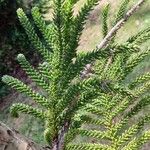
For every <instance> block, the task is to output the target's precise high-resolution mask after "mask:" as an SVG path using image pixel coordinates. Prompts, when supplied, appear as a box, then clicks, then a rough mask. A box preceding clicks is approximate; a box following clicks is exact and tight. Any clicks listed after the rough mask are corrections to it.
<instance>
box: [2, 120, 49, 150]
mask: <svg viewBox="0 0 150 150" xmlns="http://www.w3.org/2000/svg"><path fill="white" fill-rule="evenodd" d="M0 150H50V148H48V147H41V146H40V145H38V144H36V143H35V142H33V141H32V140H30V139H28V138H26V137H24V136H23V135H21V134H19V132H18V131H16V130H14V129H10V128H9V127H7V126H6V125H5V124H3V123H2V122H0Z"/></svg>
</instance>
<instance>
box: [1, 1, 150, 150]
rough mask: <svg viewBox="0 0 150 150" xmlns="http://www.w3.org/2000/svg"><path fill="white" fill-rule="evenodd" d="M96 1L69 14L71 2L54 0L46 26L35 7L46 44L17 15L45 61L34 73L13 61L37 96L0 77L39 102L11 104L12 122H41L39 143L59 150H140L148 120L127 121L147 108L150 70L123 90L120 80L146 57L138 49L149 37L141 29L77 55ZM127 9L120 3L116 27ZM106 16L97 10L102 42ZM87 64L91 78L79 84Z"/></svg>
mask: <svg viewBox="0 0 150 150" xmlns="http://www.w3.org/2000/svg"><path fill="white" fill-rule="evenodd" d="M97 2H98V1H97V0H88V1H87V3H86V4H85V5H84V6H83V7H82V8H81V10H80V11H79V13H78V15H77V16H74V15H73V6H74V4H75V3H76V1H68V0H66V1H61V0H54V1H53V5H54V7H53V9H54V11H53V12H54V17H53V21H52V23H51V26H50V28H48V27H47V26H46V23H45V22H44V20H43V19H42V16H41V14H40V13H39V9H38V8H33V9H32V16H33V19H34V22H35V24H34V25H35V27H38V28H39V31H41V34H42V36H43V39H44V40H45V41H44V42H43V41H42V40H41V37H39V36H38V34H37V33H36V31H35V30H34V25H33V24H32V23H31V22H30V21H29V19H28V17H27V16H26V15H25V13H24V12H23V10H22V9H18V11H17V14H18V17H19V20H20V22H21V24H22V26H23V27H24V29H25V31H26V33H27V35H28V37H29V39H30V40H31V42H32V44H33V46H34V47H35V48H36V49H37V50H38V52H39V53H40V54H41V55H42V56H43V63H41V64H39V66H38V67H37V69H35V68H33V67H32V66H31V65H30V63H29V62H28V61H27V60H26V58H25V56H24V55H22V54H19V55H18V57H17V59H18V61H19V63H20V65H21V67H22V68H23V69H24V70H25V71H26V73H27V74H28V75H29V77H30V78H31V79H32V80H33V82H35V83H36V84H37V85H38V86H40V88H42V89H43V90H44V91H45V92H44V94H43V95H42V94H40V93H38V92H37V91H34V90H33V89H32V88H31V87H29V86H28V85H26V84H24V83H23V82H21V81H19V80H18V79H16V78H14V77H11V76H8V75H5V76H3V78H2V80H3V81H4V82H5V83H6V84H8V85H10V86H11V87H13V88H15V89H16V90H18V91H19V92H21V93H24V94H26V95H28V96H29V97H31V98H32V99H33V100H34V101H35V102H36V103H37V104H38V108H33V107H32V106H29V105H25V104H18V103H17V104H13V106H12V107H11V113H12V114H13V115H14V116H16V117H17V116H18V114H19V112H23V113H26V114H32V115H33V116H34V117H37V118H41V120H42V121H43V122H44V123H45V131H44V136H45V139H46V140H47V142H48V143H49V145H50V146H51V148H56V149H57V150H63V149H64V150H75V149H77V150H93V149H97V150H101V149H102V150H103V149H104V150H105V149H106V150H122V149H124V150H129V149H135V150H138V149H139V148H141V146H143V144H144V143H146V142H147V141H149V140H150V130H147V131H143V128H144V127H145V125H146V124H147V123H149V121H150V114H149V113H148V114H143V116H140V117H138V118H137V120H136V121H135V122H134V123H130V122H131V120H132V119H134V118H135V117H137V116H136V115H137V114H138V113H139V112H140V111H142V110H143V109H145V107H146V106H148V105H149V104H150V103H149V102H150V101H149V93H148V90H149V87H150V81H149V79H150V78H149V72H147V73H146V74H144V75H142V76H139V77H137V79H135V81H132V83H129V84H128V85H126V84H124V82H123V81H124V79H126V77H127V75H128V74H129V73H131V72H132V71H133V69H134V68H135V67H136V66H137V65H138V64H139V63H140V62H142V60H144V58H145V57H146V56H148V55H149V48H148V49H145V50H143V49H142V47H141V44H144V43H145V42H146V41H147V40H148V39H149V37H150V31H149V30H148V29H144V30H143V31H140V32H139V33H138V34H137V35H135V36H133V37H131V38H129V39H128V40H127V41H125V42H124V43H121V44H118V43H116V42H115V41H114V37H112V42H110V44H108V45H107V46H106V47H103V48H102V49H97V48H96V49H95V50H93V51H92V52H87V53H84V54H83V53H78V54H77V46H78V44H79V39H80V35H81V33H82V30H83V28H84V24H85V21H86V18H87V16H88V14H89V12H90V11H91V10H92V9H93V7H94V6H95V5H96V4H97ZM128 3H129V1H124V2H123V3H122V5H121V7H120V9H119V12H118V14H117V17H116V18H115V21H114V22H115V23H117V21H119V20H120V19H121V18H122V17H123V16H124V13H125V12H126V8H127V4H128ZM108 10H109V5H108V6H106V7H105V9H104V11H103V35H104V36H106V35H107V33H108V31H109V27H108V25H107V19H108ZM116 34H117V33H116ZM91 62H95V63H93V70H94V74H92V75H91V76H89V78H81V76H80V73H81V71H83V69H84V67H85V65H86V64H87V63H91ZM129 123H130V124H129ZM91 125H92V126H93V127H95V128H94V129H93V127H90V126H91ZM79 135H80V136H81V137H82V138H83V139H84V137H87V138H88V139H89V142H88V143H85V142H82V141H81V142H76V138H78V136H79ZM93 139H94V140H93Z"/></svg>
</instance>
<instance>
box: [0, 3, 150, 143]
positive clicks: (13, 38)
mask: <svg viewBox="0 0 150 150" xmlns="http://www.w3.org/2000/svg"><path fill="white" fill-rule="evenodd" d="M136 1H137V0H132V1H131V3H130V5H132V4H133V3H135V2H136ZM85 2H86V0H79V1H78V3H77V4H76V6H75V7H74V14H75V15H76V14H77V13H78V10H79V9H80V8H81V7H82V6H83V5H84V3H85ZM120 2H121V0H115V1H114V0H101V1H100V3H99V4H98V5H97V6H96V7H95V9H94V10H93V11H92V12H91V13H90V15H89V17H88V19H87V22H86V25H85V29H84V31H83V34H82V36H81V39H80V45H79V47H78V51H91V50H93V49H94V48H95V46H96V45H97V43H98V42H99V41H100V40H101V39H102V32H101V10H102V8H103V7H104V6H105V5H106V4H107V3H110V4H111V12H110V14H109V15H110V16H109V17H110V20H109V25H110V26H111V24H112V21H113V18H114V17H115V13H116V12H117V10H118V6H119V5H120ZM34 6H38V7H39V8H40V12H41V13H42V15H43V17H44V19H45V21H46V23H47V24H49V23H50V22H51V19H52V3H51V0H0V78H1V77H2V76H3V75H4V74H9V75H12V76H14V77H17V78H19V79H21V80H22V81H24V82H25V83H27V84H30V86H32V87H33V88H34V89H37V87H36V86H35V84H34V83H32V82H31V81H30V79H29V78H28V77H27V76H26V74H25V73H24V71H23V70H22V69H21V68H20V66H19V65H18V63H17V61H16V56H17V54H18V53H23V54H24V55H25V56H26V57H27V59H28V60H29V61H30V62H31V64H32V65H33V66H35V67H36V65H37V64H38V63H39V62H40V61H41V57H40V55H38V54H37V52H36V50H35V49H34V48H33V47H32V45H31V44H30V41H29V40H28V38H27V35H26V34H25V32H24V29H23V28H22V27H21V25H20V24H19V21H18V18H17V15H16V10H17V8H19V7H21V8H23V9H24V11H25V12H26V14H27V15H28V17H29V18H30V20H31V22H32V17H31V15H30V10H31V8H32V7H34ZM129 7H130V6H129ZM148 26H150V0H148V2H147V3H146V4H145V5H144V6H143V7H142V8H141V9H140V10H139V11H138V12H137V13H135V14H134V15H133V16H132V17H131V18H130V20H129V21H128V22H127V23H126V24H125V26H124V27H123V28H122V29H121V30H120V31H119V32H118V34H117V40H118V42H119V43H121V42H123V41H126V40H127V39H128V38H129V37H130V36H131V35H134V34H135V33H137V32H138V31H140V30H142V29H144V28H146V27H148ZM149 44H150V42H149V41H148V42H147V43H146V44H145V45H144V46H143V48H147V47H148V46H149ZM148 70H149V71H150V56H148V57H147V58H146V59H145V60H144V61H143V62H142V63H141V64H140V65H138V66H137V67H136V68H135V69H134V71H133V72H132V73H131V74H129V76H128V78H127V79H126V81H125V82H130V81H131V80H133V79H134V78H135V77H136V76H137V75H139V74H143V72H145V71H148ZM14 102H23V103H30V104H31V105H35V104H34V102H33V101H31V100H30V99H29V98H27V97H26V96H25V95H21V94H19V93H18V92H16V91H15V90H13V89H10V88H9V87H7V86H6V85H5V84H3V83H2V82H1V80H0V121H2V122H4V123H6V124H7V125H9V126H10V127H13V128H15V129H17V130H19V131H20V132H21V133H22V134H24V135H26V136H28V137H31V138H33V139H34V140H35V141H36V142H38V143H41V144H45V143H44V140H43V135H42V134H41V133H42V132H43V124H42V123H41V122H40V120H37V121H35V120H34V119H33V118H32V117H30V116H27V115H25V116H24V115H21V116H20V117H19V118H17V119H14V118H12V117H11V116H10V114H9V107H10V105H11V104H12V103H14ZM31 124H32V125H31Z"/></svg>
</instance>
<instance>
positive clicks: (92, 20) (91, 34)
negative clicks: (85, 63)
mask: <svg viewBox="0 0 150 150" xmlns="http://www.w3.org/2000/svg"><path fill="white" fill-rule="evenodd" d="M136 1H137V0H135V1H134V2H136ZM105 2H106V3H111V8H112V9H111V12H110V14H109V17H110V18H111V19H110V22H109V24H110V25H111V23H112V21H113V18H114V13H115V12H116V10H117V8H118V5H119V2H120V0H115V2H114V0H107V1H106V0H103V1H102V2H101V3H100V4H99V5H98V6H96V8H95V9H94V10H93V11H92V12H91V13H90V15H89V17H88V20H87V22H86V25H85V29H84V31H83V34H82V36H81V40H80V45H79V47H78V50H79V51H91V50H93V49H94V48H95V46H96V45H97V44H98V42H99V41H100V40H101V39H102V33H101V18H100V15H101V10H102V8H103V6H104V5H106V3H105ZM132 2H133V1H132ZM84 3H85V0H80V1H79V2H78V3H77V4H76V6H75V8H74V10H75V15H76V14H77V13H78V10H79V9H80V8H81V6H83V4H84ZM149 12H150V3H148V2H147V3H146V4H145V5H144V6H143V8H141V9H140V11H138V12H137V13H136V14H135V15H134V16H132V17H131V18H130V20H129V21H128V22H127V23H126V24H125V26H124V27H123V28H122V29H121V30H120V31H119V32H118V34H117V40H118V41H119V43H121V42H123V41H124V40H126V39H127V38H128V37H129V36H131V35H134V34H135V33H136V32H138V31H139V30H142V29H144V28H145V27H148V26H149V25H150V13H149ZM51 14H52V13H51V10H50V11H49V14H46V15H45V17H46V19H47V20H48V19H50V18H51V17H52V15H51ZM148 44H149V42H148V43H147V45H145V47H144V48H147V47H148ZM148 70H149V71H150V57H147V58H146V59H145V61H143V62H142V63H141V64H140V65H138V66H137V67H136V68H135V70H134V71H133V72H132V73H131V74H130V75H129V76H128V78H127V80H126V82H130V81H131V80H132V79H133V78H135V77H136V76H137V75H139V74H141V73H143V72H145V71H148ZM8 99H14V101H17V102H18V101H23V102H28V101H30V100H28V99H27V98H26V97H22V96H20V95H18V96H13V95H12V96H11V97H9V98H8ZM8 99H5V100H6V101H7V100H8ZM9 106H10V104H9V105H7V107H6V108H5V110H4V111H3V112H2V111H1V112H0V120H2V121H3V122H5V123H6V124H8V125H10V126H11V127H15V128H16V129H18V130H19V131H20V132H21V133H23V134H24V135H26V136H28V137H31V138H32V139H34V140H35V141H36V142H40V143H43V144H45V143H44V140H43V135H42V132H43V124H42V123H41V122H40V120H38V121H35V119H34V118H32V117H30V116H24V115H21V117H20V118H18V119H14V118H12V117H11V116H10V114H9Z"/></svg>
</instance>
